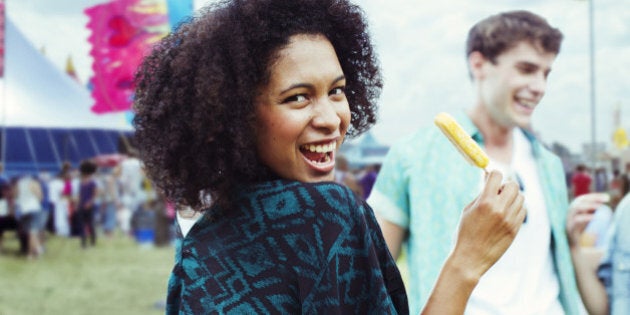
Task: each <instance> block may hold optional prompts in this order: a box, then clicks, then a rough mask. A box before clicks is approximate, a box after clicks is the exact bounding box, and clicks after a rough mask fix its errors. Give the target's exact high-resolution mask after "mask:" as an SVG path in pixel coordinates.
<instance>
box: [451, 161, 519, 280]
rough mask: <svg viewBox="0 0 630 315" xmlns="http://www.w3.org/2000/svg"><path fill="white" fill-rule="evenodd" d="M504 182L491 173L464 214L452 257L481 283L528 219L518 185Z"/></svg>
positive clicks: (498, 174)
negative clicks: (482, 277) (480, 280)
mask: <svg viewBox="0 0 630 315" xmlns="http://www.w3.org/2000/svg"><path fill="white" fill-rule="evenodd" d="M502 180H503V176H502V175H501V173H500V172H498V171H492V172H490V174H489V175H488V176H487V177H486V184H485V187H484V189H483V191H482V192H481V193H480V195H479V196H478V197H477V198H476V199H475V200H473V201H472V202H471V203H470V204H469V205H468V206H466V208H464V212H463V214H462V219H461V222H460V226H459V231H458V236H457V244H456V245H455V249H454V250H453V253H451V257H450V258H451V259H452V260H453V262H454V263H456V265H457V266H459V267H460V268H464V269H462V270H463V271H465V272H466V274H467V275H468V276H469V277H472V279H476V280H478V279H479V278H480V277H481V276H482V275H483V274H484V273H485V272H486V271H488V269H490V267H491V266H492V265H494V263H495V262H496V261H497V260H499V258H501V256H502V255H503V253H505V251H506V250H507V249H508V247H509V246H510V244H512V241H513V240H514V238H515V237H516V234H517V233H518V230H519V229H520V227H521V225H522V224H523V220H524V219H525V215H526V212H527V211H526V209H525V208H524V206H523V204H524V198H523V195H522V194H521V193H520V192H519V186H518V184H517V183H516V182H514V181H508V182H506V183H504V184H502Z"/></svg>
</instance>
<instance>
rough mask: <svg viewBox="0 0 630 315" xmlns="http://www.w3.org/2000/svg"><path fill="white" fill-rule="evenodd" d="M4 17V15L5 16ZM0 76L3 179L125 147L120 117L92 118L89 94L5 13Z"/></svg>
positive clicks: (127, 134) (127, 133)
mask: <svg viewBox="0 0 630 315" xmlns="http://www.w3.org/2000/svg"><path fill="white" fill-rule="evenodd" d="M8 13H10V12H8ZM6 18H7V19H6V21H5V25H6V30H5V32H6V33H5V40H6V42H5V43H6V46H5V47H6V51H5V76H4V78H2V79H1V80H0V83H2V88H0V123H1V128H0V132H1V134H0V157H1V160H2V162H3V163H4V168H5V173H6V175H8V176H13V175H18V174H21V173H35V172H40V171H49V172H53V173H54V172H56V171H58V170H59V169H60V167H61V164H62V163H63V162H64V161H69V162H70V163H71V164H72V165H73V166H77V165H78V164H79V162H80V161H81V160H83V159H86V158H91V157H94V156H96V155H102V154H111V153H116V152H120V151H121V149H123V148H126V147H128V144H129V141H130V139H131V138H132V135H133V128H132V126H131V124H130V122H129V119H128V118H127V117H126V116H125V113H111V114H102V115H98V114H95V113H93V112H92V111H91V110H90V107H91V106H92V104H93V100H92V98H91V96H90V94H89V91H88V90H87V89H86V88H85V87H84V86H81V85H80V84H78V83H77V82H75V81H74V80H73V79H72V78H70V77H69V76H68V75H67V74H66V73H64V72H63V71H61V70H60V69H58V68H56V67H55V66H54V65H53V64H52V63H51V62H50V60H48V59H47V58H46V57H45V56H43V55H42V54H41V53H40V52H39V51H38V50H37V49H35V48H34V47H33V45H32V44H31V43H30V42H29V41H28V40H27V39H26V38H25V37H24V36H23V35H22V33H21V32H20V30H19V29H18V28H17V27H16V25H15V24H14V23H12V21H11V15H10V14H7V17H6Z"/></svg>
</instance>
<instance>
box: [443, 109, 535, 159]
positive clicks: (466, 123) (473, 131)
mask: <svg viewBox="0 0 630 315" xmlns="http://www.w3.org/2000/svg"><path fill="white" fill-rule="evenodd" d="M454 116H455V120H457V121H458V122H459V124H460V125H461V126H462V128H463V129H464V130H465V131H466V132H467V133H468V134H469V135H470V136H471V137H472V138H473V139H474V140H475V142H477V143H478V144H479V145H481V146H483V145H484V140H483V135H482V134H481V132H480V131H479V128H477V126H475V124H474V123H473V122H472V120H471V119H470V117H468V115H467V114H466V112H465V111H460V112H458V113H457V114H455V115H454ZM519 130H520V131H521V132H522V133H523V134H524V135H525V138H527V140H528V141H529V143H530V144H531V147H532V154H533V155H534V156H538V155H539V154H540V142H539V141H538V138H536V135H534V133H532V132H531V131H529V130H526V129H523V128H520V127H518V128H516V130H515V131H519Z"/></svg>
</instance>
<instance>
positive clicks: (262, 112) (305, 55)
mask: <svg viewBox="0 0 630 315" xmlns="http://www.w3.org/2000/svg"><path fill="white" fill-rule="evenodd" d="M276 56H277V58H276V59H275V60H274V62H273V63H272V64H271V65H270V69H269V70H270V71H269V72H270V79H269V83H268V84H266V85H264V86H262V87H260V89H259V92H258V95H257V97H256V116H257V122H256V146H257V150H258V156H259V157H260V159H261V160H262V162H263V163H264V164H265V165H267V166H268V167H270V168H271V169H272V170H273V171H274V172H275V173H276V174H277V175H279V176H280V177H282V178H286V179H292V180H298V181H302V182H317V181H333V180H334V170H335V152H336V151H337V148H339V146H341V144H342V143H343V139H344V137H345V135H346V132H347V131H348V126H349V125H350V107H349V105H348V100H347V99H346V95H345V84H346V80H345V77H344V74H343V71H342V69H341V65H340V64H339V60H338V58H337V54H336V53H335V49H334V48H333V46H332V44H331V43H330V41H328V39H327V38H326V37H324V36H322V35H306V34H300V35H294V36H292V37H291V38H290V41H289V44H288V45H287V46H285V47H283V48H281V49H280V50H279V51H278V52H277V54H276Z"/></svg>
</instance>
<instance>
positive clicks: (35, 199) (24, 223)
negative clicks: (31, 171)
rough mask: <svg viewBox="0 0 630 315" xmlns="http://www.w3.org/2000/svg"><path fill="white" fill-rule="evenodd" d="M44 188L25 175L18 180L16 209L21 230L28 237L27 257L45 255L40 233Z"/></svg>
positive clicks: (32, 257) (33, 257)
mask: <svg viewBox="0 0 630 315" xmlns="http://www.w3.org/2000/svg"><path fill="white" fill-rule="evenodd" d="M42 200H43V196H42V187H41V185H40V183H39V181H38V180H37V179H35V178H34V177H33V176H31V175H23V176H22V177H20V178H19V179H18V180H17V183H16V195H15V207H16V209H17V210H16V217H17V218H18V222H19V226H20V229H21V230H22V231H23V232H24V233H26V234H27V235H28V247H27V253H26V254H27V257H28V259H35V258H39V257H40V256H41V255H42V254H43V251H44V249H43V247H42V241H41V238H40V237H41V233H40V220H39V218H40V212H41V211H42Z"/></svg>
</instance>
